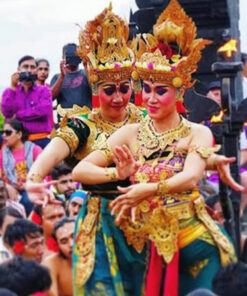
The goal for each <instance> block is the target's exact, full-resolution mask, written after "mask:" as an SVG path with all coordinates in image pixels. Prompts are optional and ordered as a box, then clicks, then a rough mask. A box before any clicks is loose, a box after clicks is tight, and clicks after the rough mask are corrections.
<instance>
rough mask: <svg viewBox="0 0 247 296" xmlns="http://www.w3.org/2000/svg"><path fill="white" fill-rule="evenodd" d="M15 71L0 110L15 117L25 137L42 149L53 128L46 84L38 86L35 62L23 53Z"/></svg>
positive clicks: (7, 116)
mask: <svg viewBox="0 0 247 296" xmlns="http://www.w3.org/2000/svg"><path fill="white" fill-rule="evenodd" d="M17 70H18V71H17V72H15V73H14V74H13V75H12V76H11V86H10V87H9V88H7V89H6V90H5V91H4V92H3V95H2V104H1V107H2V113H3V115H4V116H5V117H6V118H7V119H9V118H17V119H19V120H21V121H22V124H23V126H24V127H25V129H26V130H27V131H28V133H29V137H28V139H29V140H30V141H32V142H34V143H36V144H37V145H39V146H40V147H42V148H44V147H45V146H46V145H47V144H48V142H49V139H48V135H49V133H50V132H51V130H52V126H51V121H50V114H51V112H52V96H51V91H50V89H49V88H48V87H46V86H42V85H37V84H36V83H35V81H36V79H37V75H36V71H37V65H36V61H35V59H34V58H33V57H32V56H24V57H22V58H21V59H20V60H19V62H18V69H17Z"/></svg>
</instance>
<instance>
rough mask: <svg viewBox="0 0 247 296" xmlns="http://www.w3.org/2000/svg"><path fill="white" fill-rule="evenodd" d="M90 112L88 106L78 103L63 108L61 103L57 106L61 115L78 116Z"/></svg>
mask: <svg viewBox="0 0 247 296" xmlns="http://www.w3.org/2000/svg"><path fill="white" fill-rule="evenodd" d="M90 112H91V110H90V109H89V108H88V107H87V106H83V107H80V106H78V105H76V104H74V105H73V107H72V108H62V107H61V105H60V104H59V105H58V106H57V113H58V114H59V115H60V116H61V117H65V116H67V117H72V116H78V115H83V114H89V113H90Z"/></svg>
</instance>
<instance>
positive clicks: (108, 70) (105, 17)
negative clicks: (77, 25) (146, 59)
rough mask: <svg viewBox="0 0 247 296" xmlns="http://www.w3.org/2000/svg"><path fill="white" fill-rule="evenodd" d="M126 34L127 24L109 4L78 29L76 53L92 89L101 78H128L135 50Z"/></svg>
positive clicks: (100, 81)
mask: <svg viewBox="0 0 247 296" xmlns="http://www.w3.org/2000/svg"><path fill="white" fill-rule="evenodd" d="M128 37H129V27H128V24H127V23H126V22H124V21H123V20H122V19H121V18H120V17H119V16H117V15H116V14H114V13H113V12H112V5H111V4H110V6H109V7H108V8H106V9H104V10H103V12H102V13H101V14H99V15H98V16H97V17H96V18H95V19H94V20H92V21H89V22H88V23H87V24H86V26H85V29H84V30H81V31H80V34H79V47H78V49H77V53H78V55H79V56H80V57H81V59H82V61H83V64H84V67H85V71H86V72H87V76H88V80H89V82H90V84H91V86H92V88H93V90H94V88H96V89H97V85H98V84H99V83H102V82H104V81H116V82H118V81H121V80H130V78H131V73H132V71H133V63H134V54H133V52H132V50H131V49H130V48H129V47H128V46H127V41H128Z"/></svg>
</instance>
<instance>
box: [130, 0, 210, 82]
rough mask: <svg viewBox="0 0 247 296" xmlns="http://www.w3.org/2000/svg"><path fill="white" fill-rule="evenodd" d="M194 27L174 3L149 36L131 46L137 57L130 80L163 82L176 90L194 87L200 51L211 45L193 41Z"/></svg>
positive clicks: (139, 38)
mask: <svg viewBox="0 0 247 296" xmlns="http://www.w3.org/2000/svg"><path fill="white" fill-rule="evenodd" d="M196 31H197V29H196V26H195V24H194V22H193V21H192V19H191V18H190V17H189V16H188V15H187V14H186V13H185V11H184V10H183V8H182V7H181V5H180V4H179V3H178V1H177V0H171V1H170V3H169V5H168V6H167V8H166V9H165V10H164V11H163V13H161V15H160V16H159V18H158V20H157V22H156V24H155V25H154V28H153V35H152V34H143V35H142V36H140V35H139V36H137V37H136V38H135V39H134V40H133V41H132V44H131V48H132V49H133V51H134V53H135V56H136V63H135V65H136V72H133V74H132V78H133V79H134V80H137V79H138V78H141V79H143V80H151V81H153V82H162V83H165V84H167V85H170V86H173V87H175V88H180V87H182V86H184V87H186V88H188V87H191V86H192V85H193V82H191V75H192V73H194V72H195V71H196V70H197V64H198V62H199V60H200V59H201V51H202V49H204V47H205V46H206V45H208V44H210V43H211V41H209V40H204V39H196Z"/></svg>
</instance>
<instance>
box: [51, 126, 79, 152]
mask: <svg viewBox="0 0 247 296" xmlns="http://www.w3.org/2000/svg"><path fill="white" fill-rule="evenodd" d="M54 137H59V138H61V139H63V140H64V141H65V142H66V143H67V145H68V147H69V149H70V154H71V155H73V154H74V152H75V150H76V149H77V147H78V145H79V139H78V137H77V136H76V134H75V132H74V131H73V130H72V129H71V128H69V127H68V126H62V127H61V125H60V128H59V130H58V131H57V132H56V134H55V135H54Z"/></svg>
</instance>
